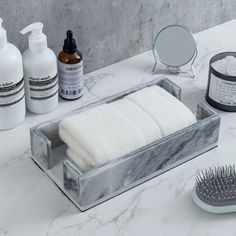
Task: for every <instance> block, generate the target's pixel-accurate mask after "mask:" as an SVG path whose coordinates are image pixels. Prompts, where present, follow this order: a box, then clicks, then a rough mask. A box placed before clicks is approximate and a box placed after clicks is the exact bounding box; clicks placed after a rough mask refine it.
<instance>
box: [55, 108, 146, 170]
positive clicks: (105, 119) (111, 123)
mask: <svg viewBox="0 0 236 236" xmlns="http://www.w3.org/2000/svg"><path fill="white" fill-rule="evenodd" d="M59 135H60V137H61V139H62V140H63V141H64V142H65V143H66V144H67V146H68V147H69V148H70V149H71V150H73V153H75V154H76V155H77V156H79V157H80V158H82V159H83V160H84V161H85V162H88V163H90V165H91V166H93V167H95V166H98V165H101V164H104V163H106V162H108V161H111V160H113V159H114V158H117V157H119V156H123V155H125V154H127V153H129V152H132V151H134V150H136V149H137V148H139V147H141V146H144V145H145V144H146V142H145V139H144V137H143V135H142V133H141V132H140V130H139V129H138V128H136V126H135V125H133V124H132V123H131V122H130V121H129V120H128V119H127V118H126V117H125V116H123V115H122V114H120V113H119V112H118V111H116V110H115V109H114V108H113V107H112V106H111V105H109V104H103V105H99V106H97V107H94V108H92V109H89V110H86V111H84V112H81V113H79V114H77V115H74V116H71V117H68V118H65V119H63V120H62V121H61V123H60V125H59Z"/></svg>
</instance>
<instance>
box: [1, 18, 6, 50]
mask: <svg viewBox="0 0 236 236" xmlns="http://www.w3.org/2000/svg"><path fill="white" fill-rule="evenodd" d="M6 45H7V32H6V30H5V29H4V28H3V27H2V18H0V48H3V47H5V46H6Z"/></svg>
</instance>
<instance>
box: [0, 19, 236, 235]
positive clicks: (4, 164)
mask: <svg viewBox="0 0 236 236" xmlns="http://www.w3.org/2000/svg"><path fill="white" fill-rule="evenodd" d="M195 36H196V40H197V45H198V49H199V56H198V58H197V61H196V63H195V68H196V72H197V76H196V78H195V79H189V78H181V77H174V76H170V78H171V79H173V80H174V81H175V82H176V83H177V84H179V85H180V86H181V87H182V88H183V91H184V92H183V101H184V102H185V103H186V104H187V105H188V106H189V107H190V108H191V109H192V110H193V111H195V110H196V105H197V103H199V102H200V101H205V99H204V96H205V90H206V84H207V77H208V63H209V59H210V57H211V56H212V55H214V54H215V53H218V52H220V51H226V50H230V51H236V20H235V21H230V22H227V23H225V24H223V25H219V26H217V27H214V28H211V29H208V30H206V31H203V32H201V33H198V34H196V35H195ZM153 63H154V61H153V56H152V53H151V52H147V53H144V54H141V55H138V56H136V57H133V58H130V59H128V60H125V61H122V62H119V63H117V64H114V65H111V66H109V67H106V68H103V69H101V70H98V71H95V72H93V73H90V74H87V75H86V88H87V90H86V92H85V95H84V96H83V98H82V99H80V100H79V101H75V102H63V101H61V103H60V106H59V108H58V109H57V110H56V111H55V112H53V113H51V114H47V115H41V116H36V115H32V114H28V115H27V118H26V120H25V122H24V123H23V124H22V125H21V126H20V127H18V128H16V129H14V130H10V131H4V132H0V235H24V236H27V235H30V236H32V235H57V236H62V235H68V236H69V235H80V236H91V235H93V236H100V235H101V236H105V235H108V236H113V235H117V236H121V235H125V236H131V235H136V236H143V235H175V236H177V235H179V236H194V235H201V236H203V235H204V236H205V235H214V236H216V235H222V234H225V235H227V236H228V235H236V225H235V218H236V214H229V215H212V214H209V213H206V212H203V211H202V210H200V209H198V208H197V207H196V206H195V205H194V203H193V202H192V200H191V195H190V192H191V189H192V187H193V185H194V177H195V174H196V173H197V171H198V170H200V169H202V168H206V167H209V166H215V165H221V164H226V163H235V162H236V145H235V144H236V113H225V112H221V111H219V113H220V114H221V118H222V123H221V131H220V140H219V147H218V148H216V149H214V150H212V151H210V152H207V153H205V154H204V155H202V156H200V157H198V158H196V159H194V160H192V161H190V162H188V163H186V164H184V165H181V166H179V167H177V168H175V169H173V170H171V171H169V172H167V173H165V174H163V175H161V176H159V177H157V178H155V179H152V180H151V181H148V182H146V183H144V184H142V185H140V186H138V187H136V188H134V189H132V190H130V191H128V192H126V193H124V194H122V195H120V196H118V197H116V198H114V199H112V200H109V201H107V202H105V203H103V204H101V205H99V206H97V207H95V208H93V209H91V210H88V211H86V212H84V213H82V212H79V211H78V210H77V209H76V208H75V206H74V205H73V204H72V203H71V202H70V201H69V200H68V199H67V198H66V197H65V196H64V195H63V194H62V193H61V191H60V190H59V189H58V188H57V187H56V186H55V185H54V184H53V183H52V182H51V181H50V179H48V178H47V177H46V176H45V174H44V173H43V172H42V171H41V170H40V169H39V168H38V167H37V166H36V165H35V164H34V163H33V161H32V160H31V159H30V151H29V148H30V146H29V128H30V127H32V126H34V125H36V124H38V123H39V122H41V121H44V120H48V119H51V118H54V117H56V116H58V115H60V114H63V113H65V112H67V111H70V110H72V109H74V108H77V107H79V106H81V105H82V104H86V103H88V102H90V101H93V100H96V99H99V98H101V97H103V96H107V95H111V94H113V93H115V92H119V91H122V90H125V89H127V88H130V87H132V86H134V85H136V84H138V83H141V82H144V81H146V80H149V79H153V78H155V77H156V76H155V75H154V76H153V75H151V69H152V66H153Z"/></svg>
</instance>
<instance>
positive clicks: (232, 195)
mask: <svg viewBox="0 0 236 236" xmlns="http://www.w3.org/2000/svg"><path fill="white" fill-rule="evenodd" d="M192 197H193V200H194V202H195V203H196V204H197V205H198V206H199V207H200V208H202V209H203V210H205V211H208V212H212V213H229V212H236V171H235V166H234V165H231V166H224V167H215V168H209V169H208V170H205V171H202V172H200V173H199V174H198V175H197V177H196V185H195V187H194V188H193V192H192Z"/></svg>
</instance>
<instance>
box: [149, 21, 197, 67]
mask: <svg viewBox="0 0 236 236" xmlns="http://www.w3.org/2000/svg"><path fill="white" fill-rule="evenodd" d="M153 53H154V56H155V58H156V61H160V62H161V63H162V64H164V65H166V66H167V67H173V68H179V67H180V66H183V65H186V64H187V63H189V62H190V61H191V60H194V58H195V57H196V54H197V46H196V42H195V40H194V37H193V35H192V33H191V32H190V31H189V30H188V29H187V28H185V27H183V26H180V25H170V26H167V27H165V28H164V29H162V30H161V31H160V32H159V33H158V34H157V36H156V38H155V40H154V43H153Z"/></svg>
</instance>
